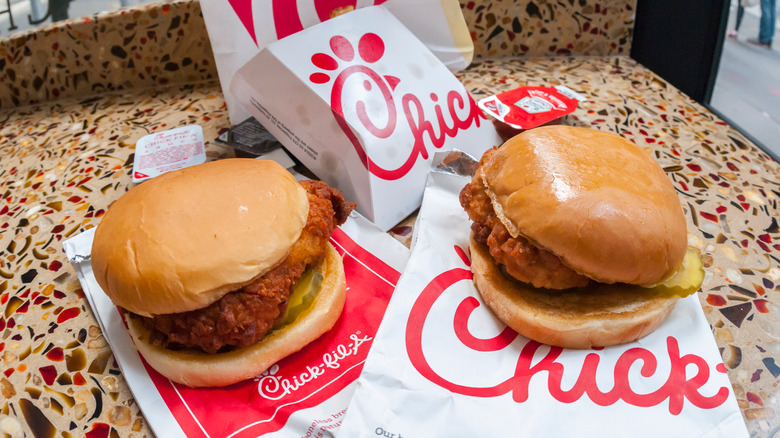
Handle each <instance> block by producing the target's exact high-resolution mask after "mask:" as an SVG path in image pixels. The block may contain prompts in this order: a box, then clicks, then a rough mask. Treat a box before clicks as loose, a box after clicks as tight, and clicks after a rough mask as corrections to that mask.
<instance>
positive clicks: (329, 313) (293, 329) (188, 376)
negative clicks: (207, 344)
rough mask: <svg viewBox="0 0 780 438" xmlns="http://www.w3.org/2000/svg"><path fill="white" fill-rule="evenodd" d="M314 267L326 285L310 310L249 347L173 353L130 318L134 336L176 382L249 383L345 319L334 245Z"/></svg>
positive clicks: (340, 269) (146, 356)
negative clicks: (248, 381)
mask: <svg viewBox="0 0 780 438" xmlns="http://www.w3.org/2000/svg"><path fill="white" fill-rule="evenodd" d="M315 269H318V270H319V271H320V272H321V273H322V285H321V288H320V291H319V293H318V294H317V297H316V298H315V300H314V302H313V303H312V305H311V307H310V308H309V309H308V310H307V311H305V312H304V313H302V314H301V315H299V316H298V318H297V319H296V320H295V321H294V322H293V323H291V324H289V325H286V326H283V327H280V328H278V329H274V330H272V331H271V332H269V333H268V334H267V335H266V336H265V337H264V338H263V339H261V340H260V341H259V342H258V343H256V344H253V345H250V346H249V347H244V348H240V349H237V350H233V351H229V352H225V353H214V354H212V353H204V352H203V351H200V350H196V349H187V350H169V349H167V348H164V347H160V346H155V345H151V344H149V342H148V339H149V335H150V332H149V329H147V328H146V326H144V325H143V323H142V322H141V321H139V320H138V318H133V317H128V318H127V322H128V327H129V328H130V335H131V336H132V338H133V342H134V343H135V347H136V349H137V350H138V352H140V353H141V355H142V356H143V357H144V359H145V360H146V362H148V363H149V365H150V366H151V367H152V368H154V369H155V370H157V372H159V373H160V374H162V375H163V376H165V377H167V378H169V379H171V380H173V381H174V382H177V383H181V384H183V385H187V386H191V387H200V386H226V385H231V384H233V383H236V382H240V381H242V380H245V379H250V378H252V377H254V376H257V375H259V374H260V373H261V372H263V371H265V370H266V369H268V367H270V366H271V365H273V364H274V363H276V362H278V361H279V360H281V359H283V358H284V357H287V356H289V355H290V354H293V353H295V352H296V351H298V350H300V349H301V348H303V347H304V346H306V345H308V344H309V343H310V342H312V341H314V340H315V339H317V338H318V337H320V336H321V335H322V334H323V333H325V332H327V331H328V330H330V329H331V328H332V327H333V325H334V324H335V323H336V321H337V320H338V318H339V315H341V311H342V309H343V308H344V301H345V299H346V283H345V279H344V265H343V264H342V261H341V256H339V254H338V253H337V252H336V250H335V249H334V248H333V247H332V246H331V245H330V244H328V246H327V247H326V249H325V258H324V260H323V261H322V262H321V263H320V265H319V266H317V267H316V268H315Z"/></svg>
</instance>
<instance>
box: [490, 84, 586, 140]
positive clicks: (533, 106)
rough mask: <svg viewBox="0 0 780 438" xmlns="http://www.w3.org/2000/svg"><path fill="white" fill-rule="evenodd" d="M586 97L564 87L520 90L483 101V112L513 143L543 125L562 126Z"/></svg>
mask: <svg viewBox="0 0 780 438" xmlns="http://www.w3.org/2000/svg"><path fill="white" fill-rule="evenodd" d="M584 100H585V97H583V96H582V95H580V94H579V93H577V92H575V91H574V90H572V89H571V88H568V87H565V86H563V85H558V86H555V87H530V86H529V87H519V88H515V89H513V90H509V91H505V92H503V93H499V94H496V95H493V96H489V97H486V98H484V99H480V100H479V102H477V105H479V107H480V108H482V110H483V111H485V112H486V113H487V114H488V115H490V116H492V117H493V118H494V119H495V122H494V123H495V125H496V129H497V130H498V132H499V133H500V134H501V136H502V138H504V139H509V138H511V137H514V136H515V135H517V134H519V133H521V132H523V131H525V130H526V129H531V128H536V127H537V126H542V125H556V124H560V123H561V121H562V119H563V117H564V116H566V115H567V114H571V113H573V112H574V110H576V109H577V104H578V103H579V102H582V101H584Z"/></svg>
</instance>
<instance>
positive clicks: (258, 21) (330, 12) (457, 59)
mask: <svg viewBox="0 0 780 438" xmlns="http://www.w3.org/2000/svg"><path fill="white" fill-rule="evenodd" d="M380 4H381V5H382V6H383V7H385V8H387V9H388V10H390V11H391V12H392V14H393V15H395V16H396V17H397V18H398V19H399V20H401V22H402V23H403V24H404V25H405V26H406V27H408V28H409V29H411V30H412V32H413V33H414V34H415V35H416V36H417V37H418V38H419V39H420V40H421V41H422V42H423V43H424V44H425V45H426V46H427V47H428V48H429V49H430V50H431V51H432V52H433V53H434V54H435V55H436V57H437V58H438V59H439V60H440V61H441V62H442V63H444V65H446V66H447V68H449V69H450V70H452V71H458V70H461V69H463V68H466V67H468V65H469V64H470V63H471V59H472V57H473V54H474V44H473V43H472V41H471V34H470V33H469V29H468V26H467V25H466V20H465V19H464V18H463V13H462V12H461V8H460V3H459V2H458V0H360V1H357V0H307V1H293V0H285V1H279V0H240V1H239V0H209V1H203V2H201V3H200V5H201V8H202V9H203V19H204V21H205V22H206V30H207V31H208V34H209V39H210V40H211V47H212V49H213V51H214V60H215V61H216V64H217V73H218V74H219V82H220V84H222V90H223V94H224V96H225V102H226V104H227V107H228V113H229V118H230V123H231V124H232V125H237V124H239V123H241V122H242V121H244V120H246V119H247V118H249V117H250V115H249V113H248V112H247V111H246V110H245V109H244V108H243V107H242V106H241V105H240V104H239V103H238V98H239V97H240V96H237V95H234V94H233V93H232V92H231V91H230V89H229V85H230V82H231V81H232V79H233V76H234V75H235V73H236V71H237V70H238V69H239V68H240V67H241V66H243V65H244V64H245V63H246V62H247V61H249V60H250V59H252V57H253V56H254V55H255V54H257V53H258V52H259V51H260V50H262V49H263V48H265V47H266V46H267V45H268V44H270V43H272V42H274V41H277V40H280V39H283V38H286V37H288V36H290V35H293V34H295V33H297V32H300V31H302V30H304V29H306V28H309V27H311V26H314V25H316V24H318V23H321V22H323V21H327V20H329V19H331V18H334V17H336V16H339V15H340V14H344V13H348V12H349V11H353V10H355V9H360V8H364V7H369V6H372V5H380Z"/></svg>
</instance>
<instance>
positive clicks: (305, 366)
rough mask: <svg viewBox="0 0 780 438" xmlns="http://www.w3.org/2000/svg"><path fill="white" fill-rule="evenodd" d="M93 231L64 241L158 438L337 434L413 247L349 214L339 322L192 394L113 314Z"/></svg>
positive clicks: (342, 243) (343, 237) (341, 232)
mask: <svg viewBox="0 0 780 438" xmlns="http://www.w3.org/2000/svg"><path fill="white" fill-rule="evenodd" d="M93 235H94V229H92V230H90V231H87V232H85V233H82V234H80V235H78V236H76V237H74V238H72V239H70V240H67V241H65V242H64V244H63V247H64V249H65V252H66V253H67V255H68V259H69V260H71V262H72V263H73V265H74V267H75V268H76V272H77V274H78V277H79V281H80V282H81V286H82V288H83V289H84V292H85V295H86V297H87V299H88V300H89V303H90V306H91V307H92V310H93V313H94V315H95V318H96V319H97V320H98V323H99V324H100V328H101V330H102V332H103V335H104V336H105V338H106V340H107V341H108V343H109V344H110V345H111V350H112V351H113V353H114V357H115V358H116V360H117V362H118V364H119V366H120V368H121V369H122V373H123V375H124V378H125V380H126V381H127V384H128V385H129V386H130V390H131V391H132V393H133V397H134V398H135V400H136V402H137V403H138V405H139V407H140V408H141V410H142V411H143V414H144V417H145V418H146V420H147V421H148V423H149V425H150V426H151V427H152V429H153V430H154V433H155V434H156V435H157V436H159V437H166V438H168V437H190V438H191V437H236V438H238V437H256V436H261V435H262V436H268V437H322V436H333V434H334V433H335V432H336V431H337V430H338V427H339V425H340V423H341V420H342V418H343V415H344V412H345V409H346V407H347V403H349V399H350V397H351V396H352V392H353V391H354V388H355V379H357V376H358V374H359V373H360V369H361V368H362V366H363V362H364V360H365V357H366V355H367V353H368V350H369V347H370V345H371V343H372V340H373V338H374V334H375V333H376V330H377V327H378V325H379V321H381V319H382V315H383V313H384V310H385V308H386V306H387V302H388V300H389V299H390V295H391V294H392V292H393V288H394V286H395V283H396V281H397V280H398V277H399V276H400V271H401V270H403V267H404V264H405V263H406V259H407V257H408V254H409V252H408V250H407V248H406V247H405V246H403V245H402V244H400V243H399V242H398V241H396V240H395V239H393V238H391V237H390V236H388V235H387V234H385V233H383V232H381V231H380V230H379V229H377V228H376V227H375V226H374V225H373V224H371V223H370V222H368V221H367V220H366V219H364V218H362V217H360V216H359V215H358V214H357V213H353V214H352V215H351V216H350V217H349V219H348V220H347V222H345V223H344V225H342V226H341V227H340V228H338V229H336V230H335V232H334V234H333V237H332V238H331V243H332V244H333V245H334V247H335V248H336V249H337V251H338V252H339V253H340V254H341V255H342V257H343V259H344V270H345V274H346V281H347V299H346V303H345V305H344V311H343V312H342V315H341V317H340V318H339V320H338V322H337V323H336V325H335V326H334V327H333V329H331V330H330V331H329V332H327V333H326V334H324V335H323V336H321V337H320V338H319V339H317V340H316V341H314V342H313V343H311V344H309V345H308V346H306V347H304V349H303V350H301V351H299V352H298V353H295V354H293V355H292V356H288V357H287V358H285V359H283V360H281V361H280V362H278V363H277V364H276V365H273V366H272V367H271V368H270V369H268V370H267V371H266V372H264V373H262V374H261V375H259V376H257V377H256V378H254V379H249V380H246V381H244V382H240V383H236V384H234V385H231V386H228V387H224V388H188V387H186V386H182V385H179V384H175V383H173V382H171V381H170V380H168V379H166V378H164V377H162V376H161V375H160V374H159V373H157V372H156V371H154V370H153V369H151V368H150V367H149V366H148V365H146V363H145V362H143V360H142V358H141V356H140V355H139V354H138V352H137V351H136V350H135V348H134V347H133V342H132V340H131V338H130V336H129V334H128V332H127V330H126V327H125V325H124V322H123V320H122V317H121V316H120V313H119V311H118V310H117V307H116V306H114V305H113V303H111V300H109V298H108V297H107V296H106V295H105V294H104V293H103V291H102V290H101V289H100V286H98V284H97V282H96V281H95V278H94V276H93V275H92V268H91V266H90V263H89V253H90V250H91V248H92V237H93Z"/></svg>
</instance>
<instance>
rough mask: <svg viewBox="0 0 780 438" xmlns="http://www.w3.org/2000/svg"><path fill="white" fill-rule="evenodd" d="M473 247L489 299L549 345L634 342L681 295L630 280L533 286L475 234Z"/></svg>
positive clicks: (481, 287)
mask: <svg viewBox="0 0 780 438" xmlns="http://www.w3.org/2000/svg"><path fill="white" fill-rule="evenodd" d="M469 248H470V250H471V270H472V272H473V275H474V284H475V286H476V287H477V290H478V291H479V294H480V295H481V296H482V299H483V301H484V302H485V304H486V305H487V306H488V307H489V308H490V309H491V310H492V311H493V313H494V314H495V315H496V317H497V318H498V319H499V320H501V321H502V322H503V323H504V324H506V325H508V326H509V327H511V328H512V329H514V330H515V331H516V332H518V333H520V334H521V335H523V336H525V337H527V338H529V339H533V340H535V341H537V342H540V343H544V344H548V345H555V346H558V347H564V348H579V349H586V348H590V347H605V346H609V345H618V344H625V343H628V342H632V341H635V340H637V339H639V338H641V337H643V336H645V335H647V334H649V333H650V332H652V331H653V330H655V329H656V328H658V326H659V325H661V323H662V322H663V321H664V320H665V319H666V317H667V316H668V315H669V313H671V311H672V310H673V309H674V306H675V304H676V303H677V300H678V299H679V298H678V297H675V296H658V295H655V294H654V293H653V291H652V290H651V289H647V290H646V291H644V292H643V291H641V290H637V289H640V288H638V287H637V286H629V285H622V287H621V286H617V285H611V286H605V285H599V284H593V283H592V284H591V285H589V286H586V287H584V288H579V289H569V290H564V291H553V290H549V289H541V288H535V287H533V286H531V285H529V284H525V283H521V282H519V281H515V280H513V279H510V278H508V277H507V276H505V275H504V274H502V273H501V271H500V270H499V268H498V265H496V263H495V262H494V261H493V258H492V257H491V256H490V253H489V251H488V249H487V247H486V246H484V245H482V244H479V243H477V242H475V241H474V239H471V241H470V245H469ZM629 288H630V290H629Z"/></svg>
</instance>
